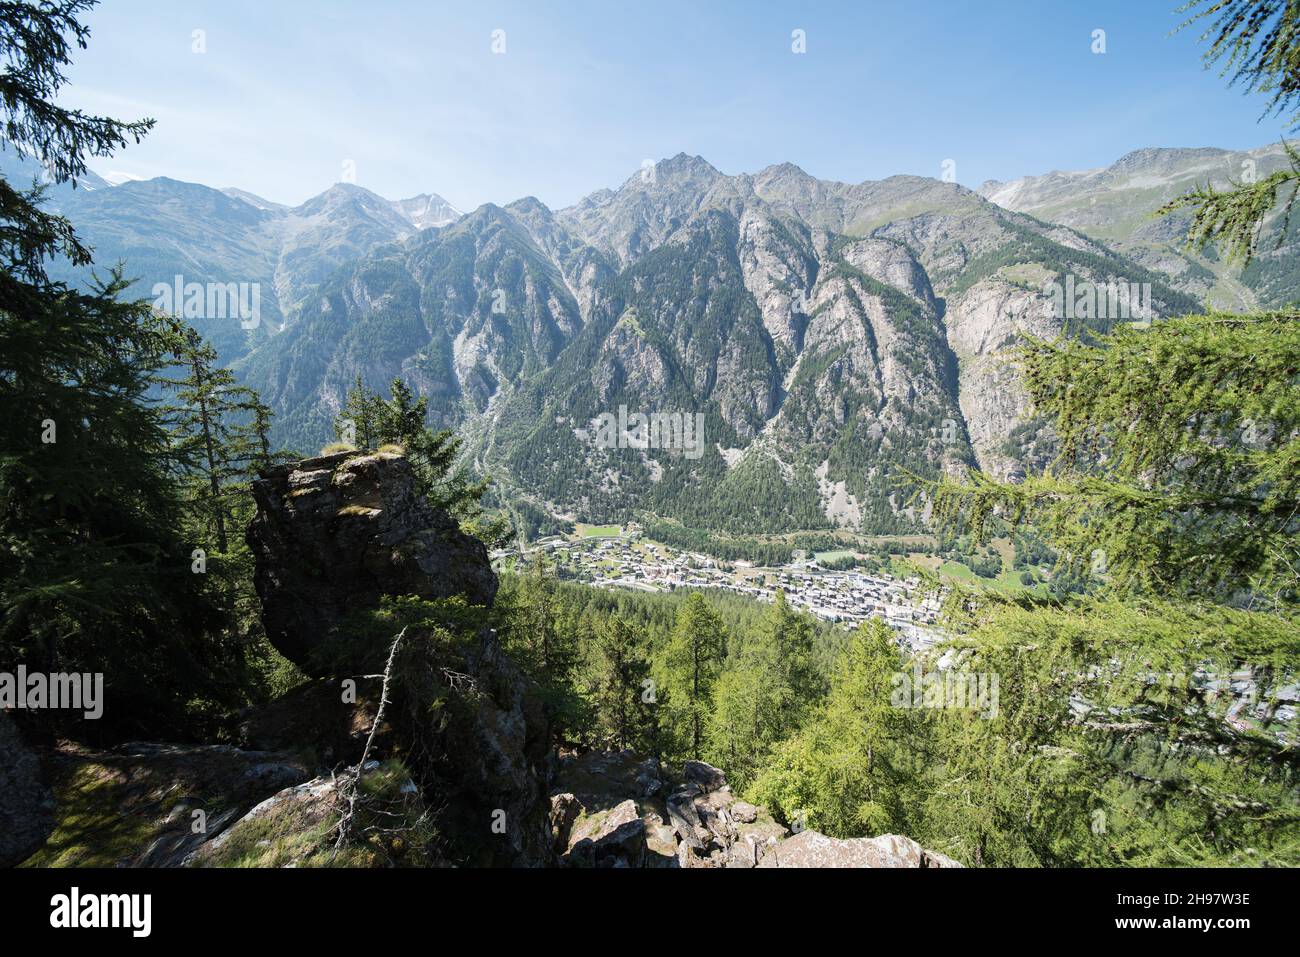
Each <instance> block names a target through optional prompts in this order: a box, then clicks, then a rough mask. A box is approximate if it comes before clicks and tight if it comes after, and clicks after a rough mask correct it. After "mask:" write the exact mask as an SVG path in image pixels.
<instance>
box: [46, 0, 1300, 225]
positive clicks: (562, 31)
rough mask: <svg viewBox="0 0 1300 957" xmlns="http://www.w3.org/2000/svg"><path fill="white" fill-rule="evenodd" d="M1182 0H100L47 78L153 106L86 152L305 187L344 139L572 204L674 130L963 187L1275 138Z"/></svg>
mask: <svg viewBox="0 0 1300 957" xmlns="http://www.w3.org/2000/svg"><path fill="white" fill-rule="evenodd" d="M1177 2H1178V0H1121V2H1109V0H1098V2H1089V3H1080V2H1067V0H1023V2H1022V0H1013V2H1000V0H987V2H975V3H964V2H957V0H857V2H845V3H831V2H826V3H775V2H772V3H766V2H760V0H751V2H735V3H732V2H710V0H694V2H682V3H678V2H658V3H633V2H620V0H605V2H601V3H594V2H564V0H548V2H540V0H533V2H531V3H485V2H465V3H450V2H428V0H426V2H399V0H368V2H364V3H363V2H347V0H310V2H299V0H258V2H247V0H222V2H186V0H169V2H167V3H158V2H157V0H152V2H150V0H108V2H106V3H105V4H104V5H103V6H101V7H99V8H97V9H96V10H94V11H93V12H92V13H91V14H90V15H89V17H88V22H89V24H90V25H91V28H92V31H93V32H92V36H91V40H90V48H89V49H88V50H86V51H80V52H79V53H78V55H77V57H76V60H75V63H74V66H73V68H72V69H71V70H70V71H69V77H70V80H71V83H70V85H69V87H68V88H67V89H66V92H65V95H64V97H63V100H64V102H65V103H67V104H69V105H76V106H80V107H83V108H86V109H89V110H94V111H97V112H106V113H108V114H110V115H113V116H118V117H121V118H137V117H139V116H141V115H150V116H153V117H155V118H156V119H157V120H158V125H157V127H156V128H155V130H154V132H153V133H152V134H151V135H150V136H149V138H148V139H147V140H146V141H145V142H144V143H142V144H141V145H139V146H132V147H130V148H128V149H126V150H124V151H122V152H121V153H119V154H118V155H117V156H115V157H113V158H111V159H109V160H98V161H96V162H94V163H92V168H94V169H96V170H97V171H99V172H101V173H113V174H122V175H127V176H138V177H151V176H159V175H167V176H172V177H175V178H177V179H184V180H191V181H195V182H200V183H206V184H208V185H211V186H239V187H242V188H244V189H248V190H251V191H252V192H255V193H258V194H260V195H263V196H265V197H266V198H268V199H272V200H275V201H278V202H286V203H298V202H301V201H302V200H304V199H306V198H308V197H310V196H312V195H315V194H317V193H319V192H321V191H322V190H324V189H326V188H327V187H328V186H329V185H330V184H331V183H333V182H336V181H338V180H339V179H341V178H343V176H344V174H343V169H344V162H345V161H349V160H350V161H351V162H352V163H353V164H354V168H355V175H356V182H357V183H358V184H360V185H362V186H365V187H367V188H370V189H373V190H374V191H375V192H377V193H380V194H381V195H384V196H387V197H389V198H394V199H395V198H399V197H405V196H409V195H413V194H416V193H420V192H426V191H429V192H437V193H440V194H441V195H443V196H444V197H445V198H447V199H448V200H450V201H451V202H452V203H453V204H455V205H456V206H458V207H460V208H461V209H463V210H465V209H472V208H474V207H475V206H477V205H479V204H480V203H484V202H497V203H506V202H510V201H511V200H514V199H517V198H519V197H521V196H525V195H534V196H537V197H538V198H539V199H541V200H542V201H543V202H545V203H547V204H548V205H550V206H552V207H560V206H565V205H568V204H570V203H572V202H574V201H576V200H577V199H579V198H580V197H581V196H583V195H585V194H586V193H588V192H591V191H592V190H595V189H598V188H601V187H604V186H611V187H614V186H617V185H618V184H620V183H621V182H622V181H623V180H625V179H626V178H627V177H628V176H630V175H632V173H633V172H635V171H636V170H637V168H638V167H639V166H640V164H641V163H642V161H643V160H645V159H659V158H661V157H664V156H671V155H674V154H676V153H678V152H687V153H695V154H699V155H701V156H703V157H704V158H705V159H707V160H708V161H709V162H711V163H712V164H713V165H714V166H716V167H718V168H719V169H721V170H722V171H723V172H726V173H741V172H752V171H755V170H758V169H761V168H762V167H764V166H768V165H770V164H773V163H780V162H785V161H790V162H793V163H796V164H798V165H799V166H801V167H803V168H804V169H805V170H807V171H808V172H810V173H812V174H814V175H816V176H820V177H822V178H826V179H838V180H843V181H847V182H859V181H862V180H865V179H880V178H883V177H885V176H889V175H892V174H895V173H913V174H919V175H928V176H938V175H940V170H941V164H942V163H943V161H944V160H945V159H952V160H954V161H955V163H956V175H957V180H958V181H959V182H961V183H963V184H965V185H967V186H971V187H978V186H979V184H980V183H982V182H983V181H984V180H986V179H1011V178H1014V177H1016V176H1020V175H1023V174H1028V173H1042V172H1046V171H1048V170H1051V169H1083V168H1089V167H1095V166H1104V165H1108V164H1109V163H1111V162H1113V161H1114V160H1116V159H1117V158H1119V157H1120V156H1121V155H1123V154H1124V153H1126V152H1128V151H1129V150H1132V149H1136V148H1139V147H1144V146H1221V147H1227V148H1245V147H1253V146H1260V145H1263V144H1264V143H1267V142H1275V141H1276V140H1277V139H1278V138H1279V137H1280V135H1281V133H1282V128H1281V124H1280V123H1279V122H1278V121H1277V120H1265V121H1264V122H1259V114H1260V112H1261V110H1262V109H1263V106H1264V102H1263V100H1262V99H1261V98H1259V97H1256V96H1246V95H1244V93H1243V91H1242V90H1240V89H1235V88H1229V87H1228V86H1227V84H1226V82H1225V81H1224V80H1223V79H1221V78H1220V77H1219V75H1218V74H1217V72H1216V71H1206V70H1204V69H1203V68H1202V66H1201V62H1200V59H1199V52H1200V46H1199V44H1198V42H1197V39H1196V37H1197V34H1198V33H1199V30H1196V29H1189V30H1185V31H1183V32H1182V33H1179V34H1177V35H1175V36H1172V37H1171V36H1169V33H1170V31H1171V30H1172V29H1173V27H1175V26H1176V25H1177V24H1178V22H1179V21H1180V19H1181V18H1180V17H1179V16H1178V15H1177V14H1175V13H1174V12H1173V10H1174V7H1175V6H1177ZM796 29H799V30H803V31H804V32H805V36H806V49H807V52H806V53H803V54H796V53H793V52H792V50H791V46H792V40H791V34H792V31H794V30H796ZM1095 29H1102V30H1105V41H1106V52H1105V53H1104V54H1094V53H1093V52H1092V51H1091V46H1092V43H1093V40H1092V32H1093V31H1094V30H1095ZM196 30H202V31H204V33H203V39H204V41H205V46H206V52H203V53H196V52H193V46H194V40H193V39H192V37H193V35H194V31H196ZM495 30H502V31H504V37H505V52H504V53H503V54H495V53H493V51H492V43H493V31H495Z"/></svg>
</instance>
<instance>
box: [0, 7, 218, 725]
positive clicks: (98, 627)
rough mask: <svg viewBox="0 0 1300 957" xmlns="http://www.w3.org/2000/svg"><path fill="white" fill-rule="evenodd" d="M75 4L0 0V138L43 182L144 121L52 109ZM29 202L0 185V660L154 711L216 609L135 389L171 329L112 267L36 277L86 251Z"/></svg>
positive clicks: (179, 339) (179, 340) (163, 360)
mask: <svg viewBox="0 0 1300 957" xmlns="http://www.w3.org/2000/svg"><path fill="white" fill-rule="evenodd" d="M90 5H91V4H90V3H88V2H85V0H68V2H62V3H47V4H40V5H32V4H20V3H10V4H4V5H3V6H2V7H0V50H3V56H4V58H5V61H6V67H5V69H4V70H3V71H0V116H3V123H4V133H5V137H6V142H5V144H4V148H6V149H8V148H12V149H15V150H16V151H17V152H18V153H19V154H20V155H24V156H30V157H32V158H34V159H35V160H37V161H38V162H39V163H41V165H42V166H44V168H45V170H46V171H47V173H48V174H49V177H50V179H51V180H52V181H53V182H55V183H63V182H67V181H72V182H73V183H74V184H75V182H76V179H77V178H78V177H80V176H83V175H84V174H85V172H86V165H85V160H86V157H88V156H107V155H110V154H111V153H112V151H113V150H114V149H116V148H117V147H120V146H122V145H125V144H126V143H127V142H128V141H132V140H135V141H138V140H139V138H140V137H141V136H143V135H144V133H146V132H147V131H148V129H149V128H150V126H151V125H152V121H148V120H145V121H141V122H138V123H122V122H119V121H117V120H113V119H109V118H105V117H95V116H88V115H86V114H84V113H82V112H80V111H77V110H69V109H66V108H63V107H61V106H59V105H57V103H56V102H55V100H56V97H57V94H58V91H59V89H60V87H61V86H62V84H63V82H64V77H63V73H62V70H63V68H64V67H65V66H66V65H67V64H68V63H69V49H70V45H71V44H75V45H77V46H79V47H84V46H85V45H86V39H87V36H88V31H87V29H86V27H85V26H84V25H83V24H81V23H80V22H79V20H78V17H79V15H80V14H81V13H83V12H84V11H85V10H86V9H87V8H88V7H89V6H90ZM40 201H41V195H40V191H39V190H36V189H33V190H30V191H21V190H20V189H18V188H16V187H15V186H14V185H13V184H10V183H9V182H7V181H4V180H0V616H2V618H0V621H2V623H0V667H4V668H5V669H6V670H10V669H12V668H13V667H14V666H15V665H16V664H18V663H20V662H21V663H25V664H27V665H28V666H29V667H32V668H34V669H39V670H46V671H51V670H76V671H92V672H94V671H98V672H104V674H105V688H106V696H107V699H108V704H107V710H106V715H107V716H108V718H109V720H115V721H119V722H121V723H123V724H128V723H131V722H136V723H139V724H145V723H156V722H157V721H159V720H172V719H174V718H175V717H176V716H178V715H179V714H180V713H181V710H182V709H183V708H184V707H185V706H186V704H187V702H189V701H191V700H192V699H193V697H194V696H195V695H196V694H200V693H202V694H209V693H213V692H214V691H215V689H216V687H217V685H218V676H219V675H221V674H222V673H223V672H224V671H225V670H226V669H227V667H228V665H229V661H230V659H229V649H228V648H226V647H225V646H223V645H222V644H221V643H220V642H213V641H211V640H210V638H211V629H212V628H213V627H214V626H216V625H217V624H218V623H219V621H220V618H219V615H218V614H217V612H216V609H215V608H214V607H213V605H212V603H211V601H210V600H209V597H208V594H207V592H206V589H205V588H204V586H203V580H202V576H201V575H199V574H195V573H194V571H192V567H193V566H192V556H191V551H192V546H191V545H190V544H188V543H186V542H185V541H184V540H183V529H184V522H183V518H182V516H183V513H182V503H181V500H180V493H179V487H178V484H177V482H176V475H177V473H178V470H179V469H180V467H181V462H180V461H179V459H178V456H177V454H176V450H175V449H174V448H173V447H172V446H171V443H170V440H169V434H168V428H167V419H166V414H165V411H164V410H163V409H162V408H161V407H160V406H159V404H158V403H157V401H156V400H155V398H154V395H153V388H154V386H155V378H156V376H157V373H158V371H159V369H160V368H162V367H163V366H164V365H165V364H167V363H168V362H169V361H170V360H171V358H172V357H173V356H174V355H175V354H176V353H177V352H178V351H179V350H180V349H181V348H182V347H183V345H184V339H183V336H182V330H181V329H180V328H179V326H178V325H177V324H176V323H174V322H172V321H170V320H167V319H165V318H162V317H157V316H154V315H153V313H152V311H151V310H150V308H149V306H148V305H147V304H145V303H138V302H127V301H123V299H122V294H123V293H124V291H125V289H126V286H127V283H126V282H125V281H123V279H122V278H121V275H120V273H119V272H117V271H114V272H113V273H112V275H111V277H110V278H109V279H108V280H107V281H106V282H102V283H97V284H96V285H95V286H94V287H93V288H91V289H90V290H89V291H88V292H84V293H83V292H78V291H74V290H72V289H69V288H68V287H67V286H65V285H64V284H62V283H58V282H54V281H52V280H50V279H49V277H48V275H47V274H46V271H45V263H46V262H47V261H48V260H51V259H55V258H59V257H64V258H66V259H68V260H70V261H71V262H73V263H75V264H79V265H85V264H87V263H89V261H90V256H89V253H88V251H87V250H86V249H85V247H83V246H82V245H81V244H80V242H79V241H78V240H77V237H76V236H75V234H74V232H73V230H72V228H71V226H70V225H69V224H68V222H67V221H66V220H65V219H63V218H61V217H59V216H57V215H54V214H51V213H49V212H47V211H45V210H43V209H41V208H40V205H39V204H40Z"/></svg>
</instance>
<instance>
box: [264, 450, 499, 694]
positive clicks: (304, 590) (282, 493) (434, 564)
mask: <svg viewBox="0 0 1300 957" xmlns="http://www.w3.org/2000/svg"><path fill="white" fill-rule="evenodd" d="M253 496H254V498H255V499H256V500H257V506H258V511H257V515H256V516H255V517H254V519H253V521H252V522H251V523H250V525H249V527H248V543H249V546H250V547H251V548H252V550H253V555H254V557H255V559H256V561H257V569H256V572H255V576H254V582H255V585H256V587H257V593H258V596H259V597H260V598H261V600H262V620H263V622H264V623H265V625H266V633H267V636H268V637H269V638H270V640H271V643H272V644H273V645H275V647H276V648H277V649H278V650H279V651H280V652H281V654H283V655H284V656H285V657H286V658H288V659H289V660H291V661H293V662H294V663H295V664H297V665H298V666H299V667H301V668H303V669H304V670H306V671H308V672H310V673H312V674H317V675H324V674H329V673H330V664H329V662H328V661H325V660H323V659H322V655H321V654H320V650H321V649H322V648H324V647H326V646H328V645H329V644H330V643H331V642H332V641H334V640H335V639H336V638H337V637H338V635H339V634H340V626H341V625H342V623H343V622H344V621H345V620H346V619H347V618H348V616H349V615H350V614H353V613H355V612H357V611H359V610H363V609H366V608H373V607H375V606H377V605H378V603H379V599H380V596H381V595H419V596H421V597H423V598H445V597H449V596H452V595H465V596H466V597H467V598H468V600H469V601H470V602H471V603H472V604H477V605H490V604H491V603H492V600H493V598H494V597H495V596H496V589H497V581H496V576H495V575H494V574H493V573H492V568H491V565H490V563H489V561H488V556H487V549H486V548H485V547H484V545H483V543H482V542H479V541H477V540H475V539H473V538H470V537H469V536H468V535H465V534H464V533H463V532H461V530H460V528H459V527H458V526H457V525H456V523H455V521H453V520H452V518H451V517H450V516H448V515H447V513H446V512H443V511H440V510H436V509H433V508H431V507H430V506H429V505H428V503H427V502H426V501H425V500H424V499H423V498H422V497H421V496H420V495H419V494H418V493H417V491H416V488H415V476H414V473H413V472H412V470H411V466H410V463H408V462H407V461H406V459H405V458H404V457H402V456H400V455H389V454H385V453H373V454H369V455H356V454H348V453H341V454H338V455H332V456H325V457H321V458H315V459H305V460H303V461H301V462H297V463H294V464H292V465H283V466H278V467H276V468H274V469H272V470H270V471H269V472H268V473H267V474H266V476H265V477H264V478H262V479H259V480H258V481H256V482H254V483H253Z"/></svg>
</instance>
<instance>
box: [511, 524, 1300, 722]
mask: <svg viewBox="0 0 1300 957" xmlns="http://www.w3.org/2000/svg"><path fill="white" fill-rule="evenodd" d="M523 553H524V556H525V558H526V559H531V558H532V557H533V556H535V555H537V554H539V553H541V554H545V555H546V556H547V558H548V559H549V560H550V561H551V562H553V563H554V565H555V568H556V571H557V574H558V575H559V576H560V577H562V578H565V579H570V580H573V581H579V582H585V583H586V584H589V585H593V586H595V587H597V588H624V589H629V590H632V591H643V592H660V593H664V592H671V591H676V590H677V589H681V588H688V589H692V588H700V589H718V590H723V591H730V592H735V593H737V594H741V595H748V596H750V597H752V598H755V599H757V600H758V601H767V602H770V601H774V600H775V598H776V593H777V592H778V591H782V592H784V593H785V597H786V600H787V601H789V602H790V604H791V605H792V606H794V607H795V608H797V609H799V610H801V611H806V612H808V613H810V614H812V615H814V616H815V617H817V618H818V619H820V620H822V621H826V622H831V623H835V624H839V625H843V626H844V627H848V628H853V627H856V626H857V625H858V624H860V623H861V622H864V621H866V620H868V619H871V618H878V619H880V620H882V621H884V622H885V623H886V624H887V625H889V627H890V628H891V629H893V631H894V634H895V637H896V639H897V641H898V644H899V645H900V646H901V647H904V648H909V649H911V650H912V651H925V650H928V649H930V648H932V647H934V646H935V645H936V644H941V643H942V641H943V637H944V636H943V632H942V630H941V629H940V627H939V625H938V623H937V622H938V618H939V611H940V598H939V596H937V595H935V594H934V593H933V592H930V591H928V590H927V589H923V588H922V587H921V581H920V579H919V578H917V577H899V576H896V575H891V574H889V573H888V572H885V571H875V572H871V573H867V572H865V571H862V570H858V569H850V570H847V571H845V570H837V569H832V568H825V567H823V566H822V564H821V563H820V562H819V561H818V556H817V555H813V554H807V555H805V554H803V553H801V552H799V551H792V554H791V560H790V562H789V563H787V564H785V565H781V566H777V567H764V566H759V565H756V564H754V563H752V562H746V561H740V560H737V561H732V562H728V561H722V560H720V559H717V558H714V557H712V556H709V555H705V554H702V553H700V552H692V551H685V550H682V549H677V548H673V547H671V546H669V545H665V544H663V543H661V542H655V541H651V540H650V539H647V538H645V537H644V535H643V534H642V531H641V528H640V526H638V525H636V524H635V523H629V524H628V525H626V526H617V525H608V526H591V525H587V526H584V525H579V526H578V527H577V530H576V531H575V532H573V533H571V534H569V535H567V536H559V535H554V536H548V537H544V538H541V539H538V540H537V541H536V542H534V543H532V544H530V545H528V546H526V547H525V548H524V549H523ZM519 556H520V549H519V548H503V549H498V550H496V551H494V552H493V553H492V560H493V564H494V566H496V567H497V568H499V569H500V568H506V567H511V566H513V565H514V563H515V562H516V561H517V560H518V558H519ZM822 557H825V556H822ZM950 657H951V656H950V655H945V656H943V657H942V658H940V659H939V661H938V663H937V666H938V667H939V668H941V669H943V668H946V667H947V666H948V659H949V658H950ZM1156 677H1159V676H1153V679H1152V680H1155V678H1156ZM1166 677H1167V676H1166ZM1261 678H1264V676H1263V675H1260V674H1257V673H1256V671H1255V670H1254V669H1249V668H1246V669H1241V670H1239V671H1235V672H1233V673H1231V674H1226V675H1225V674H1216V673H1213V672H1210V671H1207V670H1205V669H1203V668H1202V669H1197V671H1196V673H1194V674H1192V675H1188V676H1187V680H1188V681H1189V683H1190V684H1191V685H1192V687H1194V688H1196V689H1197V691H1198V692H1199V693H1200V694H1201V695H1202V696H1203V697H1204V698H1205V699H1206V700H1207V703H1208V702H1213V701H1216V700H1218V701H1219V702H1220V705H1219V710H1220V711H1221V714H1222V718H1223V720H1224V721H1226V722H1227V723H1228V724H1230V725H1231V726H1232V727H1233V728H1235V729H1236V730H1237V731H1239V732H1249V731H1261V730H1265V729H1267V733H1270V734H1272V735H1274V736H1275V737H1276V738H1277V739H1278V740H1280V741H1283V742H1289V741H1291V740H1293V737H1294V734H1295V722H1296V718H1297V711H1298V710H1300V685H1297V684H1296V682H1295V680H1294V676H1290V675H1288V676H1287V677H1283V678H1282V679H1281V680H1278V676H1272V677H1271V679H1265V680H1264V681H1263V682H1261V680H1260V679H1261ZM1261 683H1262V684H1263V685H1265V687H1263V688H1261ZM1070 706H1071V710H1072V711H1074V712H1075V716H1076V718H1078V719H1080V720H1083V719H1084V718H1085V716H1086V715H1087V714H1088V713H1089V712H1090V711H1091V710H1092V706H1091V705H1089V704H1088V702H1086V701H1085V700H1084V699H1083V698H1082V697H1080V696H1078V695H1075V696H1072V698H1071V702H1070Z"/></svg>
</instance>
